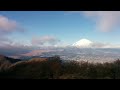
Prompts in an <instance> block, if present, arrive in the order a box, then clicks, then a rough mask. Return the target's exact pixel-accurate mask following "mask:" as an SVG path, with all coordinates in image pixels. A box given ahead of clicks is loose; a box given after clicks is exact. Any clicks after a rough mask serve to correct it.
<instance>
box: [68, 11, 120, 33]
mask: <svg viewBox="0 0 120 90" xmlns="http://www.w3.org/2000/svg"><path fill="white" fill-rule="evenodd" d="M69 13H79V14H80V13H82V14H83V15H84V16H85V17H86V18H89V19H91V20H93V21H94V22H95V23H96V29H97V30H100V31H103V32H108V31H111V30H114V28H115V27H116V26H119V23H120V11H70V12H69Z"/></svg>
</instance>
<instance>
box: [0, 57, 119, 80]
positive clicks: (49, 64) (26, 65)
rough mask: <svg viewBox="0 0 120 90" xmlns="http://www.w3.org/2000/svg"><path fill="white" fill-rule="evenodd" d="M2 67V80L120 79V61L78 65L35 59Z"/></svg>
mask: <svg viewBox="0 0 120 90" xmlns="http://www.w3.org/2000/svg"><path fill="white" fill-rule="evenodd" d="M4 66H5V68H4ZM0 67H2V69H0V78H1V79H120V60H116V61H114V62H112V63H103V64H102V63H89V62H83V61H82V62H79V63H78V62H77V61H70V62H63V61H62V60H60V58H59V57H54V58H52V59H51V60H45V61H44V60H43V61H39V60H37V61H34V59H33V60H30V61H21V62H17V63H15V64H11V65H10V64H9V65H5V64H4V65H2V64H0ZM6 67H7V68H6Z"/></svg>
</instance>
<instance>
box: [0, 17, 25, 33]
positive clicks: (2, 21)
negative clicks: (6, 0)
mask: <svg viewBox="0 0 120 90" xmlns="http://www.w3.org/2000/svg"><path fill="white" fill-rule="evenodd" d="M16 31H24V29H23V28H22V27H21V26H20V25H19V24H18V23H17V22H16V21H15V20H12V19H9V18H8V17H5V16H3V15H0V33H1V34H8V33H12V32H16Z"/></svg>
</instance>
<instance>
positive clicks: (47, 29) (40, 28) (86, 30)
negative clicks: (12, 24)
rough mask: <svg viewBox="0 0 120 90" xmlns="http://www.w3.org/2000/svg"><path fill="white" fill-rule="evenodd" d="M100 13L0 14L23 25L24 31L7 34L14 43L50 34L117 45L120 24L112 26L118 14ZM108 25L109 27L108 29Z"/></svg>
mask: <svg viewBox="0 0 120 90" xmlns="http://www.w3.org/2000/svg"><path fill="white" fill-rule="evenodd" d="M101 13H103V12H101ZM101 13H94V12H93V13H91V12H87V13H84V12H65V11H0V15H2V16H4V17H5V18H8V19H10V20H13V21H16V22H17V24H19V26H20V27H22V28H24V30H25V31H24V32H13V33H11V34H7V37H9V38H10V39H12V40H13V41H16V42H22V43H27V42H29V43H31V40H32V38H33V37H44V36H53V37H55V38H57V39H59V40H61V42H63V43H65V44H73V43H75V42H76V41H78V40H80V39H82V38H85V39H88V40H91V41H97V42H105V43H107V42H108V43H115V44H120V42H119V41H120V35H119V34H120V30H119V29H120V27H119V25H118V26H115V25H114V24H116V23H115V22H117V20H116V18H117V19H118V18H119V17H120V16H119V15H118V14H119V13H117V14H116V13H115V15H114V16H113V17H112V19H111V15H113V14H114V12H112V13H109V14H101ZM96 17H97V18H96ZM106 17H107V18H106ZM98 18H99V19H98ZM104 22H105V24H104ZM112 24H113V25H112ZM117 24H118V23H117ZM114 26H115V27H114ZM101 28H102V29H101ZM109 28H112V29H111V30H109ZM100 29H101V30H100ZM5 36H6V35H5ZM40 40H41V39H40Z"/></svg>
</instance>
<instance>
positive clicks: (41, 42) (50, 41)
mask: <svg viewBox="0 0 120 90" xmlns="http://www.w3.org/2000/svg"><path fill="white" fill-rule="evenodd" d="M58 42H60V40H59V39H57V38H55V37H53V36H42V37H33V38H32V41H31V43H32V45H37V46H54V45H56V44H57V43H58Z"/></svg>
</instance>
